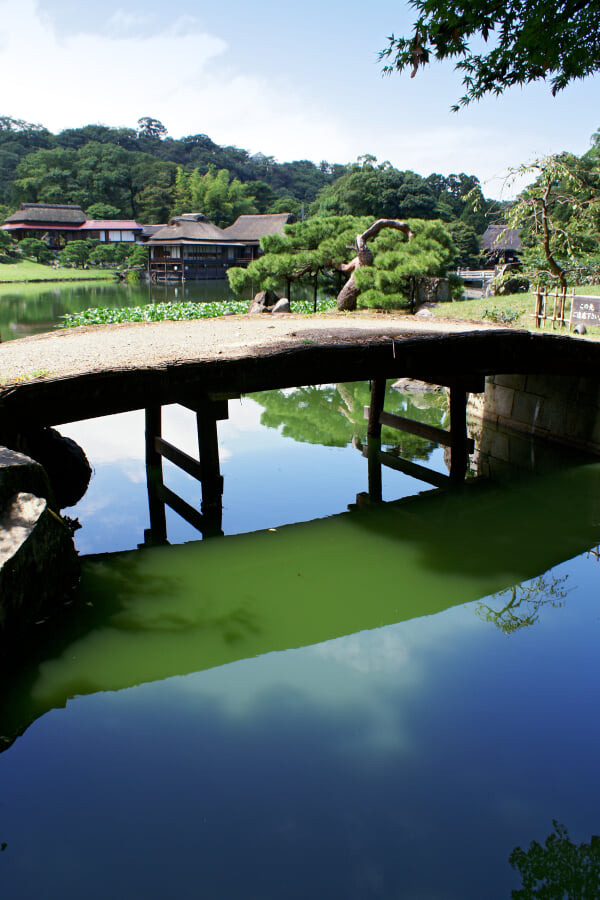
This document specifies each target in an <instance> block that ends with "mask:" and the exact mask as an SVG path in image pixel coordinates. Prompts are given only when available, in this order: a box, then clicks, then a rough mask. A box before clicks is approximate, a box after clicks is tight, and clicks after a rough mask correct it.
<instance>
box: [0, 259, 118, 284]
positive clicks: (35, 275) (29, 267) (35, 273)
mask: <svg viewBox="0 0 600 900" xmlns="http://www.w3.org/2000/svg"><path fill="white" fill-rule="evenodd" d="M114 278H115V273H114V271H111V270H109V269H67V268H63V267H60V268H53V267H52V266H42V265H41V264H40V263H36V262H33V261H32V260H29V259H26V260H22V261H21V262H17V263H0V284H2V283H4V284H14V283H15V282H23V281H98V280H101V279H102V280H109V281H114Z"/></svg>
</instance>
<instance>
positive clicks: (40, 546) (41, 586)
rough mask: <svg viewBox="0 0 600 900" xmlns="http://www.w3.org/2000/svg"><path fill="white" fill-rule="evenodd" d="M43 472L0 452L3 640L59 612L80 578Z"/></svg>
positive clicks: (22, 457) (68, 533)
mask: <svg viewBox="0 0 600 900" xmlns="http://www.w3.org/2000/svg"><path fill="white" fill-rule="evenodd" d="M53 502H54V500H53V492H52V489H51V487H50V484H49V481H48V477H47V475H46V473H45V471H44V469H43V468H42V466H41V465H40V464H39V463H37V462H34V460H32V459H29V458H28V457H26V456H25V455H24V454H22V453H17V452H16V451H14V450H8V449H6V448H0V634H2V635H4V634H7V633H13V634H14V633H15V632H16V631H20V630H23V629H24V628H26V627H27V626H29V625H31V624H33V623H35V622H37V621H38V620H39V619H41V618H45V617H46V616H48V615H49V614H50V613H52V612H53V611H55V610H56V609H57V608H58V607H60V606H61V605H62V604H63V602H64V601H65V599H66V597H67V596H68V595H69V594H70V592H71V591H72V589H73V587H74V586H75V584H76V582H77V579H78V577H79V557H78V556H77V552H76V550H75V546H74V544H73V537H72V534H71V531H70V529H69V527H68V526H67V524H66V522H65V521H64V520H63V519H61V517H60V516H59V515H57V513H56V512H54V511H53V509H52V508H51V504H52V503H53Z"/></svg>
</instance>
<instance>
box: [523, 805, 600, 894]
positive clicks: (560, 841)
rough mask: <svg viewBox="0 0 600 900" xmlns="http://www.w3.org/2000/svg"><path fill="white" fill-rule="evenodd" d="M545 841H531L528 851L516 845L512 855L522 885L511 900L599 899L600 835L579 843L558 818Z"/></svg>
mask: <svg viewBox="0 0 600 900" xmlns="http://www.w3.org/2000/svg"><path fill="white" fill-rule="evenodd" d="M553 825H554V831H553V832H552V834H550V835H549V836H548V837H547V838H546V840H545V842H544V844H543V845H542V844H540V843H538V841H532V842H531V844H530V845H529V848H528V849H527V850H523V849H522V848H521V847H515V849H514V850H513V851H512V853H511V854H510V857H509V862H510V864H511V866H512V867H513V869H516V870H517V872H519V874H520V875H521V878H522V887H521V888H520V890H515V891H512V892H511V896H512V900H563V898H568V900H597V898H598V897H599V896H600V837H598V836H597V835H593V836H592V838H591V840H590V842H589V843H585V842H582V843H581V844H576V843H574V841H572V840H571V838H570V837H569V833H568V831H567V829H566V828H565V826H564V825H560V824H559V823H558V822H557V821H556V819H554V821H553Z"/></svg>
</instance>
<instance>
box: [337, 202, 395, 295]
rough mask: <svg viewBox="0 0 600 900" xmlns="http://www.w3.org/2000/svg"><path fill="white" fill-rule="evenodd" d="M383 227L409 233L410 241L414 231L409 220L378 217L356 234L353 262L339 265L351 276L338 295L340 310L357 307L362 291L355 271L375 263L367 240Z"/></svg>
mask: <svg viewBox="0 0 600 900" xmlns="http://www.w3.org/2000/svg"><path fill="white" fill-rule="evenodd" d="M383 228H395V229H396V230H397V231H402V232H404V234H406V235H407V237H408V240H409V241H410V239H411V237H412V231H411V230H410V228H409V226H408V222H399V221H398V220H397V219H377V221H376V222H373V224H372V225H369V227H368V228H367V230H366V231H363V233H362V234H358V235H357V236H356V256H355V257H354V259H353V260H352V261H351V262H349V263H344V265H342V266H340V267H339V270H340V272H345V273H350V278H349V279H348V281H347V282H346V284H345V285H344V286H343V288H342V289H341V291H340V292H339V294H338V296H337V308H338V309H339V310H352V309H356V302H357V299H358V295H359V293H360V291H359V288H358V286H357V284H356V280H355V278H354V272H355V271H356V269H359V268H360V267H361V266H372V265H373V254H372V252H371V251H370V250H369V247H368V245H367V241H369V240H370V239H371V238H374V237H377V235H378V234H379V232H380V231H381V230H382V229H383Z"/></svg>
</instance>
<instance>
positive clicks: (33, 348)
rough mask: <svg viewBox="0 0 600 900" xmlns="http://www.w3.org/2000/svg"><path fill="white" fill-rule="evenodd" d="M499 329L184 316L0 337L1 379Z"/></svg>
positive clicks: (399, 319)
mask: <svg viewBox="0 0 600 900" xmlns="http://www.w3.org/2000/svg"><path fill="white" fill-rule="evenodd" d="M497 328H498V326H495V325H483V324H482V323H481V322H477V323H476V322H462V321H458V320H456V319H452V320H451V319H439V318H421V317H418V316H414V317H413V316H411V317H409V316H394V315H381V314H372V313H371V314H369V313H367V314H363V313H358V314H355V315H347V314H346V315H335V314H334V315H331V314H327V315H323V316H310V317H308V316H300V315H289V314H288V315H263V316H224V317H219V318H214V319H197V320H192V321H185V322H152V323H126V324H121V325H89V326H86V327H84V328H69V329H62V330H57V331H53V332H50V333H47V334H40V335H35V336H33V337H27V338H22V339H20V340H15V341H7V342H6V343H3V344H0V384H1V385H7V384H10V383H13V382H17V383H22V382H24V381H31V380H37V379H40V378H52V379H54V378H61V377H68V376H73V375H78V374H84V373H88V372H99V371H110V370H116V369H132V368H142V369H148V368H163V367H165V366H168V365H172V364H181V363H186V362H194V361H200V360H210V359H219V360H225V359H227V358H231V359H233V358H239V357H240V356H245V355H248V356H252V355H258V354H261V353H265V352H275V351H277V350H281V349H286V348H288V347H293V346H298V345H300V344H302V343H308V342H310V343H317V344H327V343H336V342H339V341H360V340H369V339H371V340H372V339H373V338H385V337H390V338H392V337H393V338H395V339H402V338H409V337H413V338H414V337H423V338H431V337H435V336H436V335H441V334H452V333H456V334H459V333H465V332H472V331H489V330H496V329H497Z"/></svg>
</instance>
